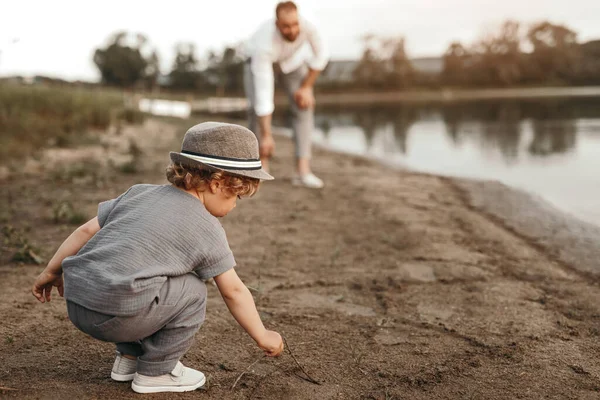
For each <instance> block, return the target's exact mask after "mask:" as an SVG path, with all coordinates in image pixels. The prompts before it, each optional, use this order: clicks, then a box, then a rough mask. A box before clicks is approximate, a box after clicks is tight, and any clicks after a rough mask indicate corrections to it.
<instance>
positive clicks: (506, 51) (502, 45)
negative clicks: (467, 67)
mask: <svg viewBox="0 0 600 400" xmlns="http://www.w3.org/2000/svg"><path fill="white" fill-rule="evenodd" d="M521 41H522V37H521V34H520V24H519V23H518V22H516V21H506V22H504V23H503V24H502V25H501V26H500V29H499V31H498V32H492V33H490V34H488V35H486V36H484V37H483V38H482V39H480V40H479V41H478V42H476V43H475V46H473V49H472V50H471V52H472V53H473V54H474V55H475V59H474V60H473V65H472V66H471V71H470V72H471V74H470V75H471V77H472V79H473V82H474V83H475V84H492V85H501V86H509V85H515V84H518V83H519V82H520V80H521V77H522V69H521V67H522V61H523V58H522V53H521Z"/></svg>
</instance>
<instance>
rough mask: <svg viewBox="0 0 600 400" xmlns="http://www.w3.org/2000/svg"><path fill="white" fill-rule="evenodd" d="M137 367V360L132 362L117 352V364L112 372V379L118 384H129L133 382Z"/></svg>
mask: <svg viewBox="0 0 600 400" xmlns="http://www.w3.org/2000/svg"><path fill="white" fill-rule="evenodd" d="M136 367H137V360H130V359H129V358H127V357H123V355H122V354H121V353H119V352H118V351H117V357H116V358H115V363H114V364H113V368H112V371H111V372H110V377H111V378H112V379H113V380H115V381H117V382H129V381H131V380H133V376H134V375H135V370H136Z"/></svg>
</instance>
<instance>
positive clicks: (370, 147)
mask: <svg viewBox="0 0 600 400" xmlns="http://www.w3.org/2000/svg"><path fill="white" fill-rule="evenodd" d="M315 123H316V126H317V132H316V135H315V141H316V142H318V143H322V144H324V145H326V146H327V147H330V148H333V149H335V150H340V151H345V152H350V153H356V154H364V155H367V156H370V157H374V158H378V159H382V160H384V161H386V162H387V163H392V164H397V165H406V166H409V167H412V168H416V169H418V170H423V171H427V172H432V173H441V174H448V175H456V176H466V177H474V178H482V179H494V180H500V181H502V182H505V183H507V184H509V185H512V186H517V187H520V188H523V189H526V190H529V191H532V192H536V193H538V194H541V195H542V196H543V197H546V198H547V199H549V200H551V202H554V203H555V204H556V205H559V206H561V207H562V208H563V209H568V210H569V211H572V212H573V213H575V214H577V215H579V216H584V217H585V218H587V219H590V218H588V217H590V216H591V219H592V220H594V221H595V222H596V223H599V224H600V207H598V205H597V204H596V200H595V199H598V198H600V174H599V173H598V171H600V157H599V156H600V98H588V99H580V100H565V99H563V100H544V101H541V100H535V101H534V100H519V101H478V102H458V103H448V104H445V103H444V104H428V105H410V104H398V105H394V106H377V107H375V106H372V107H363V108H351V109H349V108H348V107H339V108H335V107H334V108H326V109H319V111H318V113H317V115H316V117H315ZM592 214H593V215H592Z"/></svg>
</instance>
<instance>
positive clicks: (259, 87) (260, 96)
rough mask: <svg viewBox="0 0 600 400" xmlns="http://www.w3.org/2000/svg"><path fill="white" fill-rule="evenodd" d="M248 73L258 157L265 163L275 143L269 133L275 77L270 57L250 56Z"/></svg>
mask: <svg viewBox="0 0 600 400" xmlns="http://www.w3.org/2000/svg"><path fill="white" fill-rule="evenodd" d="M250 72H251V73H252V80H253V82H254V88H253V89H254V102H255V104H254V112H255V113H256V117H257V119H258V126H259V129H260V140H259V145H260V157H261V159H262V160H263V162H266V161H267V160H268V158H269V157H271V156H272V155H273V152H274V150H275V141H274V140H273V134H272V131H271V120H272V114H273V110H274V108H275V105H274V103H273V96H274V95H275V77H274V75H273V64H272V62H271V57H270V56H269V55H268V54H266V53H259V54H256V55H254V56H252V60H251V62H250Z"/></svg>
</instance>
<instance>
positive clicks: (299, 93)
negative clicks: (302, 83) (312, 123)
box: [294, 87, 315, 110]
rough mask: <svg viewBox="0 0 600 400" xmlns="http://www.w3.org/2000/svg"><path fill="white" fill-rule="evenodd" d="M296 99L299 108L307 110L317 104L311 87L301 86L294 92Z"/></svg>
mask: <svg viewBox="0 0 600 400" xmlns="http://www.w3.org/2000/svg"><path fill="white" fill-rule="evenodd" d="M294 101H295V102H296V104H297V105H298V108H300V109H302V110H305V109H309V108H314V106H315V95H314V94H313V90H312V88H311V87H301V88H300V89H298V90H296V92H295V93H294Z"/></svg>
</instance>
